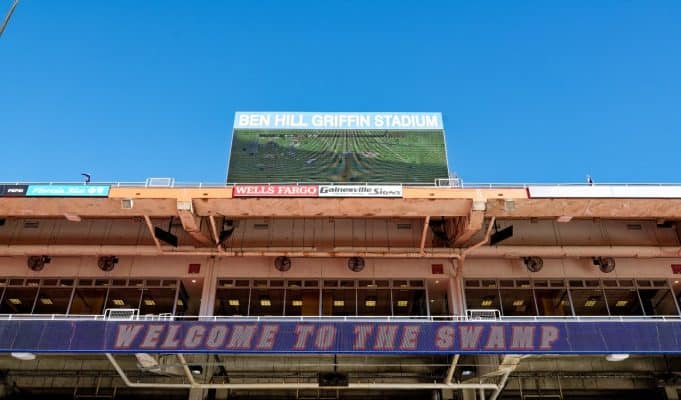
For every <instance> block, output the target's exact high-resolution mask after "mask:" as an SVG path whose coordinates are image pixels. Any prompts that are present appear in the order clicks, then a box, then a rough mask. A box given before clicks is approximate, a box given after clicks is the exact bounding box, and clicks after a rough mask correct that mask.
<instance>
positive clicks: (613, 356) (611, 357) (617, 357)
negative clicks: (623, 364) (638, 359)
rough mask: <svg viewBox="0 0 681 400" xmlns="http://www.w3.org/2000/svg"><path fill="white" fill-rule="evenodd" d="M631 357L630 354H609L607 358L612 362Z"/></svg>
mask: <svg viewBox="0 0 681 400" xmlns="http://www.w3.org/2000/svg"><path fill="white" fill-rule="evenodd" d="M627 358H629V354H608V355H607V356H605V359H606V360H608V361H612V362H617V361H624V360H626V359H627Z"/></svg>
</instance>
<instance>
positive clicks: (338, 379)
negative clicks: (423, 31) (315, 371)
mask: <svg viewBox="0 0 681 400" xmlns="http://www.w3.org/2000/svg"><path fill="white" fill-rule="evenodd" d="M319 386H320V387H329V386H334V387H347V386H349V382H348V375H347V374H341V373H340V372H320V373H319Z"/></svg>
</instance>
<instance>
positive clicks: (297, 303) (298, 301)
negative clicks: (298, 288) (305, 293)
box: [291, 299, 303, 307]
mask: <svg viewBox="0 0 681 400" xmlns="http://www.w3.org/2000/svg"><path fill="white" fill-rule="evenodd" d="M291 305H292V306H293V307H302V306H303V300H301V299H293V300H291Z"/></svg>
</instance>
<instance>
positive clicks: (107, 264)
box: [97, 256, 118, 272]
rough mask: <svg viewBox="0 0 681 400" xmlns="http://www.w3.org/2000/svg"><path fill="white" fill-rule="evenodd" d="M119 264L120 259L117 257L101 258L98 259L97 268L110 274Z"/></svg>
mask: <svg viewBox="0 0 681 400" xmlns="http://www.w3.org/2000/svg"><path fill="white" fill-rule="evenodd" d="M116 264H118V257H116V256H101V257H99V258H98V259H97V266H98V267H99V269H101V270H102V271H104V272H109V271H112V270H113V269H114V267H115V266H116Z"/></svg>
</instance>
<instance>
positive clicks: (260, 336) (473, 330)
mask: <svg viewBox="0 0 681 400" xmlns="http://www.w3.org/2000/svg"><path fill="white" fill-rule="evenodd" d="M680 342H681V322H678V321H661V320H655V321H607V322H605V321H599V322H583V321H571V322H565V321H553V322H538V321H524V322H498V321H484V322H473V321H466V322H452V321H450V322H432V321H416V320H414V321H408V322H406V321H405V322H388V321H319V320H317V321H285V322H284V321H277V320H272V321H267V320H260V321H254V320H251V321H243V320H242V321H237V320H225V321H214V320H212V321H106V320H105V321H102V320H99V321H95V320H92V321H84V320H70V321H69V320H3V321H0V352H11V351H30V352H93V353H96V352H127V353H135V352H150V353H168V352H210V353H328V354H333V353H360V354H362V353H365V354H380V353H404V354H410V353H412V354H416V353H427V354H484V353H494V354H504V353H505V354H558V353H562V354H611V353H634V354H659V353H665V354H681V346H679V345H678V343H680Z"/></svg>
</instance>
